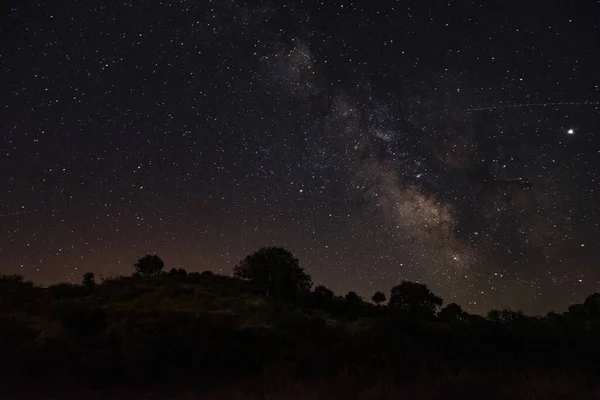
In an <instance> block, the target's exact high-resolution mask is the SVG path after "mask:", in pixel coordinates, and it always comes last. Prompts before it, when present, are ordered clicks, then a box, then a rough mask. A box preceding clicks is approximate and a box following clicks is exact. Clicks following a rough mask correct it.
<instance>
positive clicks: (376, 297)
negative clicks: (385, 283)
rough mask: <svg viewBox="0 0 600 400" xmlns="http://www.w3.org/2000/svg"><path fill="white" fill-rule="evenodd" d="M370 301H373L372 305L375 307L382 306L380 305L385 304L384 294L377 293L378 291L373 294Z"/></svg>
mask: <svg viewBox="0 0 600 400" xmlns="http://www.w3.org/2000/svg"><path fill="white" fill-rule="evenodd" d="M371 300H373V303H375V304H377V305H380V304H382V303H385V300H386V298H385V293H383V292H379V291H378V292H375V293H374V294H373V297H371Z"/></svg>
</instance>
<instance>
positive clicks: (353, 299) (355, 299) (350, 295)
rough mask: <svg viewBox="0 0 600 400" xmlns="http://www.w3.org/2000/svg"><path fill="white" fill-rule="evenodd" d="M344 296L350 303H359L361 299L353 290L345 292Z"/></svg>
mask: <svg viewBox="0 0 600 400" xmlns="http://www.w3.org/2000/svg"><path fill="white" fill-rule="evenodd" d="M344 298H345V299H346V300H347V301H349V302H351V303H360V302H361V301H362V298H361V297H360V296H359V295H358V294H357V293H356V292H353V291H350V292H348V293H346V296H344Z"/></svg>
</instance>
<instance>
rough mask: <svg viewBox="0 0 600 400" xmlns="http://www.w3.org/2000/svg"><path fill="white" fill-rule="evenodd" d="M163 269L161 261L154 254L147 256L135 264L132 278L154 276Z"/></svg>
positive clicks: (163, 264)
mask: <svg viewBox="0 0 600 400" xmlns="http://www.w3.org/2000/svg"><path fill="white" fill-rule="evenodd" d="M164 267H165V263H164V262H163V260H162V259H161V258H160V257H159V256H157V255H156V254H148V255H145V256H144V257H142V258H140V259H139V260H138V261H137V262H136V263H135V273H134V274H133V275H134V276H154V275H158V274H160V273H161V272H162V270H163V268H164Z"/></svg>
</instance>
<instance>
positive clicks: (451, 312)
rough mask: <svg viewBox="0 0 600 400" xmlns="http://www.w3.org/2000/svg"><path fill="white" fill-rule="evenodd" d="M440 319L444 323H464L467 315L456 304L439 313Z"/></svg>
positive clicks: (451, 304) (449, 305)
mask: <svg viewBox="0 0 600 400" xmlns="http://www.w3.org/2000/svg"><path fill="white" fill-rule="evenodd" d="M438 318H439V319H440V320H441V321H444V322H463V321H464V320H465V319H466V318H467V313H466V312H464V311H463V309H462V307H461V306H459V305H458V304H456V303H450V304H448V305H447V306H446V307H444V308H442V310H441V311H440V312H439V313H438Z"/></svg>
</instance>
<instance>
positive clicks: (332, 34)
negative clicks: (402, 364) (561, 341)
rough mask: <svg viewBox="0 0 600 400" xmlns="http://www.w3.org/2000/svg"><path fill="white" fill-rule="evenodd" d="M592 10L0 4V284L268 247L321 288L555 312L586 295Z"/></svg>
mask: <svg viewBox="0 0 600 400" xmlns="http://www.w3.org/2000/svg"><path fill="white" fill-rule="evenodd" d="M528 8H531V9H528ZM598 8H599V6H598V4H591V2H589V3H586V4H583V3H578V4H566V3H565V4H563V3H556V4H553V5H547V4H546V3H544V5H543V7H541V6H540V5H537V6H536V5H535V4H529V3H528V4H526V5H524V4H519V5H518V7H516V6H515V7H513V6H512V5H510V4H508V3H504V2H503V3H493V4H492V3H487V2H471V1H450V2H447V3H443V4H442V2H438V3H436V4H435V5H434V4H429V5H428V4H424V3H423V2H416V1H415V2H413V1H408V2H385V1H382V2H370V3H369V2H361V3H357V2H348V1H343V2H338V1H331V2H323V3H320V2H314V3H311V4H309V3H305V4H292V3H289V2H276V1H272V2H260V3H258V2H241V1H240V2H238V1H221V0H215V1H207V2H190V1H172V2H170V1H167V2H161V3H160V4H158V3H155V2H148V3H143V4H138V5H134V4H132V3H128V2H122V3H115V4H110V5H109V4H107V5H102V4H84V3H81V2H62V3H61V4H50V3H49V4H45V5H26V4H22V3H21V2H13V4H12V5H11V6H10V7H8V13H5V14H6V15H4V17H3V18H2V21H1V22H2V23H1V24H0V26H1V28H0V30H1V34H2V42H1V47H0V55H1V57H0V63H1V65H2V68H3V70H4V72H5V73H4V74H3V78H4V79H3V80H2V82H3V89H4V90H2V92H3V93H6V95H5V96H4V97H3V99H2V115H1V118H0V129H1V136H0V185H1V186H0V190H2V204H1V205H0V256H1V257H2V259H3V264H2V267H1V268H2V269H1V271H2V272H4V273H19V274H23V275H25V276H26V277H27V278H29V279H33V280H34V281H35V282H37V283H40V284H49V283H52V282H56V281H63V280H69V281H73V282H76V281H79V280H80V279H81V275H82V274H83V272H86V271H93V272H95V273H97V274H98V275H102V276H111V275H117V274H129V273H130V272H131V270H132V265H133V263H134V262H135V260H136V259H137V258H139V257H140V256H141V255H144V254H146V253H158V254H159V255H160V256H161V257H162V258H164V260H165V262H166V264H167V266H168V267H184V268H186V269H188V270H191V271H200V270H205V269H210V270H214V271H219V272H222V273H230V272H231V270H232V267H233V265H234V264H235V263H236V261H237V260H239V259H240V258H242V257H243V256H244V255H245V254H247V253H248V252H251V251H253V250H255V249H257V248H258V247H260V246H263V245H282V246H285V247H287V248H289V249H290V250H291V251H292V252H293V253H294V254H295V255H296V256H297V257H298V258H299V259H300V261H301V263H302V265H303V266H304V267H305V268H306V269H307V270H308V272H309V273H310V274H311V275H312V277H313V279H314V280H315V281H316V282H317V283H319V284H325V285H327V286H329V287H331V288H332V289H333V290H335V291H336V292H337V293H340V294H343V293H345V292H347V291H349V290H356V291H358V292H359V293H361V294H362V295H363V296H368V297H370V295H371V294H372V293H373V292H374V291H375V290H389V288H390V287H391V286H393V285H395V284H397V283H399V282H400V281H402V280H403V279H410V280H414V281H419V282H423V283H426V284H427V285H428V286H430V287H431V288H432V289H433V291H434V292H436V293H437V294H439V295H441V296H442V297H443V298H444V299H445V300H446V301H447V302H449V301H456V302H459V303H460V304H462V305H463V306H464V307H465V308H466V309H468V310H470V311H474V312H485V311H487V310H489V309H490V308H492V307H512V308H522V309H525V310H526V311H528V312H534V313H543V312H546V311H548V310H549V309H551V308H554V309H557V310H560V309H564V308H565V307H567V306H568V305H569V304H571V303H574V302H578V301H581V300H582V299H583V298H584V297H585V296H586V295H587V294H589V293H591V292H594V291H597V290H599V287H600V265H599V264H598V256H597V252H596V251H595V249H596V247H597V246H598V245H600V242H599V241H600V225H599V224H600V223H599V222H598V221H599V219H600V215H599V213H598V207H599V206H600V193H599V191H600V136H599V135H600V132H599V128H600V100H599V99H600V75H598V73H597V71H598V70H600V59H599V55H598V52H597V51H596V50H597V49H598V47H599V45H600V43H599V42H598V38H599V35H598V32H600V26H599V23H598V20H597V17H595V16H597V15H600V10H599V9H598ZM534 14H535V15H536V18H535V19H532V18H530V16H531V15H534Z"/></svg>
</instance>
